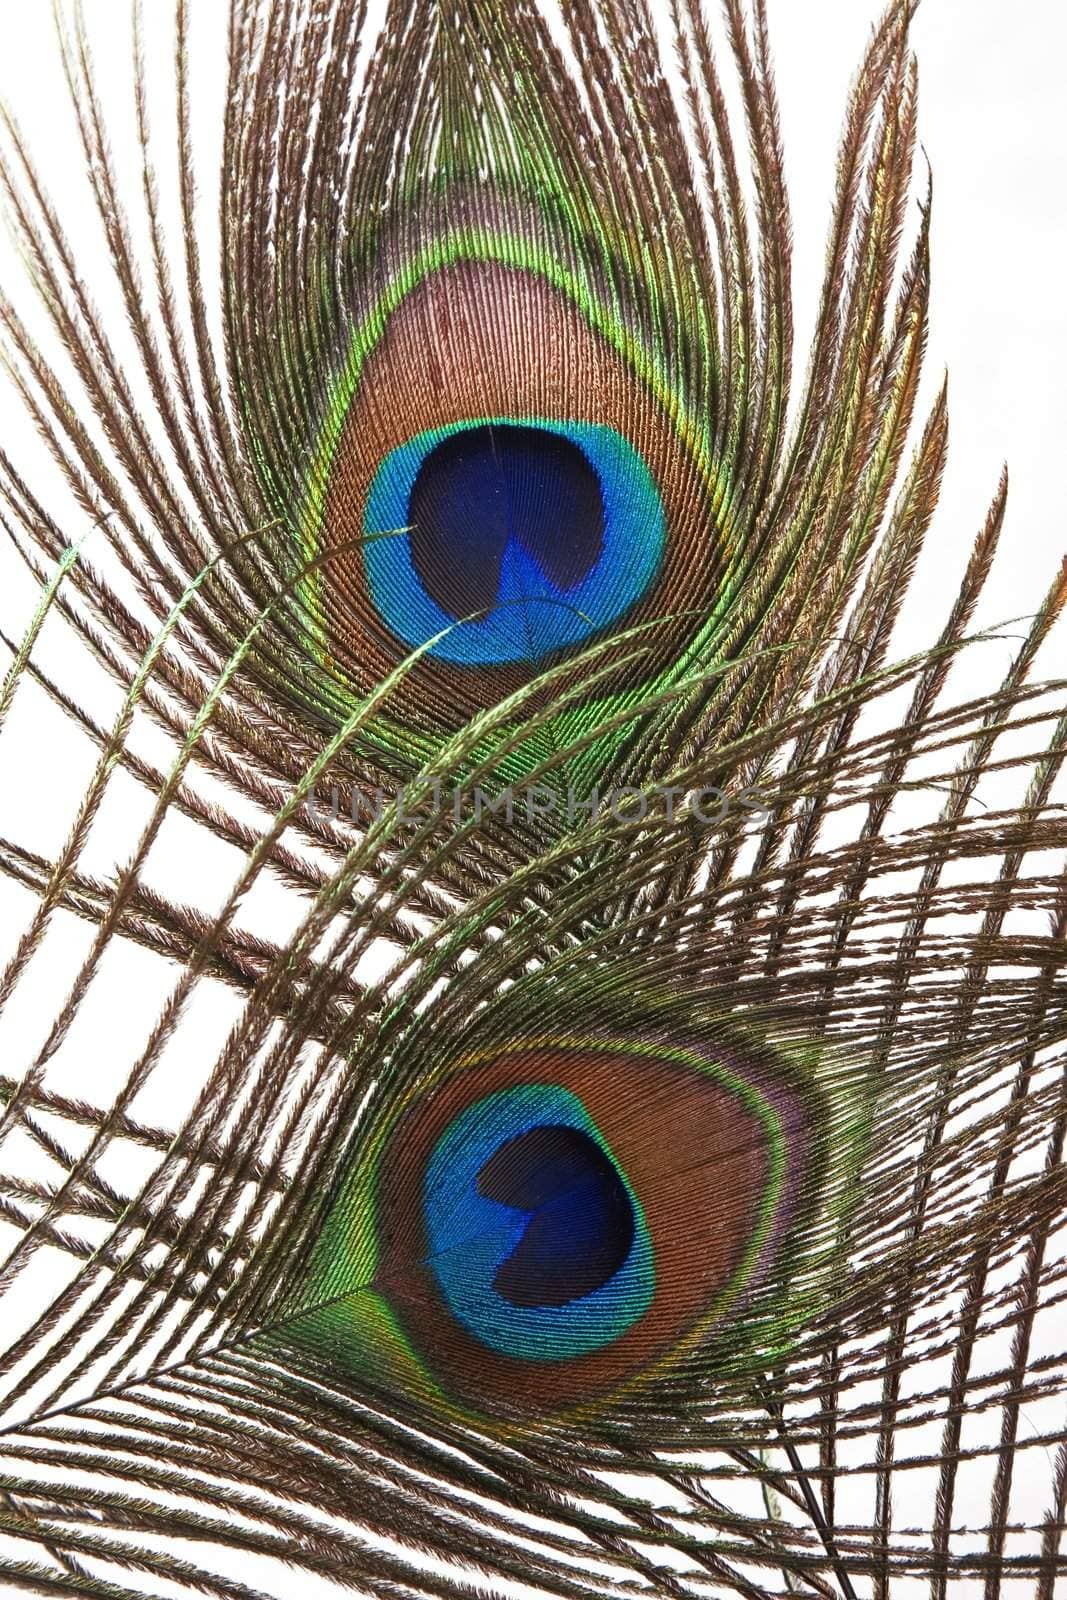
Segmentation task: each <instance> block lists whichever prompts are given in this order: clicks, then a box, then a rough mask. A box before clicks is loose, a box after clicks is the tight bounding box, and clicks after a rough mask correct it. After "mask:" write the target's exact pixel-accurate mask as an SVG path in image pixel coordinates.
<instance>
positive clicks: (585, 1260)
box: [478, 1124, 635, 1306]
mask: <svg viewBox="0 0 1067 1600" xmlns="http://www.w3.org/2000/svg"><path fill="white" fill-rule="evenodd" d="M478 1193H479V1194H481V1195H484V1196H485V1198H486V1199H487V1200H496V1201H499V1202H500V1204H501V1205H505V1206H511V1207H513V1208H514V1209H515V1210H517V1211H526V1212H528V1213H529V1214H530V1220H529V1221H528V1222H527V1224H526V1229H525V1232H524V1233H523V1235H522V1238H521V1239H520V1240H519V1243H518V1244H517V1245H516V1246H515V1248H514V1250H513V1251H512V1252H511V1254H510V1255H509V1256H508V1257H507V1259H506V1260H505V1261H503V1262H502V1263H501V1265H500V1266H499V1267H498V1268H497V1270H496V1273H495V1275H494V1278H493V1287H494V1288H495V1289H496V1291H497V1293H498V1294H500V1295H502V1296H503V1297H504V1299H505V1300H509V1301H510V1302H511V1304H512V1305H515V1306H562V1305H566V1304H567V1302H568V1301H570V1300H578V1299H580V1298H581V1297H582V1295H587V1294H592V1293H593V1291H594V1290H595V1289H599V1288H601V1287H602V1286H603V1285H604V1284H605V1283H607V1282H609V1280H610V1279H611V1278H613V1277H614V1276H615V1274H616V1273H617V1272H618V1270H619V1268H620V1267H621V1266H622V1265H623V1263H624V1262H625V1260H626V1258H627V1256H628V1255H629V1254H630V1247H631V1245H632V1244H633V1241H634V1226H635V1225H634V1212H633V1206H632V1205H631V1204H630V1197H629V1195H628V1194H627V1193H626V1186H625V1184H624V1183H623V1181H622V1179H621V1177H620V1176H619V1172H618V1169H617V1168H616V1167H615V1165H614V1163H613V1162H612V1161H610V1160H609V1159H608V1157H607V1156H606V1155H605V1154H604V1151H603V1150H602V1149H601V1147H600V1146H599V1145H598V1144H597V1143H596V1141H595V1140H594V1139H591V1138H590V1137H589V1135H588V1134H587V1133H583V1132H582V1131H581V1129H579V1128H568V1127H564V1126H560V1125H558V1124H557V1125H553V1126H544V1125H542V1126H541V1127H537V1128H530V1129H528V1130H527V1132H525V1133H520V1134H517V1135H516V1137H515V1138H513V1139H508V1140H506V1141H505V1142H504V1143H503V1144H502V1145H501V1146H500V1148H499V1149H498V1150H497V1151H496V1153H495V1154H494V1155H492V1156H490V1158H489V1160H488V1161H487V1162H486V1163H485V1165H484V1166H483V1167H482V1169H481V1171H480V1172H479V1174H478Z"/></svg>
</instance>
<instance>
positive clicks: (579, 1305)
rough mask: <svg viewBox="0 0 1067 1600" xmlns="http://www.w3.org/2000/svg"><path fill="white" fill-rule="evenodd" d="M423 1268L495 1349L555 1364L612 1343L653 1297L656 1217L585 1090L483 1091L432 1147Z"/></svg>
mask: <svg viewBox="0 0 1067 1600" xmlns="http://www.w3.org/2000/svg"><path fill="white" fill-rule="evenodd" d="M423 1220H424V1224H425V1230H426V1244H427V1253H426V1259H425V1263H424V1265H425V1267H426V1269H427V1271H428V1273H429V1274H430V1276H431V1278H432V1279H433V1280H434V1281H435V1282H436V1284H437V1287H438V1289H439V1291H440V1293H441V1295H442V1296H443V1299H444V1301H445V1303H446V1304H447V1306H448V1308H449V1310H450V1311H451V1313H452V1315H453V1316H454V1317H455V1318H456V1319H457V1320H458V1321H459V1322H460V1323H462V1324H463V1326H464V1327H465V1328H466V1329H467V1331H468V1332H469V1333H471V1334H473V1335H474V1337H475V1338H476V1339H479V1340H481V1342H482V1343H483V1344H485V1345H488V1347H489V1348H490V1349H491V1350H496V1351H498V1352H499V1353H500V1354H501V1355H507V1356H514V1357H518V1358H520V1359H522V1360H526V1361H530V1360H532V1361H561V1360H566V1359H567V1358H568V1357H570V1356H576V1355H583V1354H585V1353H587V1352H588V1351H591V1350H599V1349H601V1348H602V1347H603V1346H604V1345H607V1344H611V1343H612V1342H613V1341H614V1340H616V1339H618V1338H619V1337H620V1336H621V1335H622V1334H624V1333H625V1332H626V1330H627V1329H628V1328H630V1327H632V1326H633V1324H634V1323H635V1322H636V1321H637V1320H638V1318H639V1317H641V1316H643V1315H644V1313H645V1311H646V1310H647V1309H648V1307H649V1304H650V1303H651V1301H652V1297H653V1293H654V1289H655V1269H654V1265H653V1260H652V1244H651V1240H650V1238H649V1234H648V1226H647V1223H646V1222H645V1220H644V1217H643V1214H642V1212H641V1204H640V1199H639V1197H637V1196H635V1194H634V1192H633V1190H632V1188H631V1186H630V1184H629V1181H628V1179H627V1176H626V1173H625V1171H624V1170H623V1168H622V1167H621V1166H620V1165H619V1163H618V1161H617V1160H616V1159H615V1157H614V1156H613V1154H612V1151H611V1150H610V1149H609V1148H608V1147H607V1145H606V1144H605V1142H604V1139H603V1137H602V1135H601V1134H600V1132H599V1130H598V1129H597V1126H596V1124H595V1122H594V1121H593V1119H592V1118H591V1117H590V1115H589V1113H588V1112H587V1111H586V1109H585V1107H584V1105H583V1104H582V1102H581V1100H580V1099H578V1097H577V1096H576V1095H573V1094H571V1093H570V1091H569V1090H567V1089H564V1088H562V1087H561V1086H560V1085H559V1084H550V1083H531V1084H522V1085H520V1086H517V1087H515V1088H511V1089H503V1090H500V1091H499V1092H497V1093H495V1094H490V1095H486V1096H485V1097H484V1098H482V1099H480V1100H476V1101H475V1102H474V1103H473V1104H472V1105H470V1106H468V1107H467V1109H466V1110H465V1111H462V1112H460V1114H459V1115H458V1116H457V1117H454V1118H453V1119H452V1121H451V1122H450V1123H449V1124H448V1126H447V1127H446V1128H445V1130H444V1132H443V1133H442V1134H441V1135H440V1137H439V1138H438V1140H437V1142H436V1144H435V1145H434V1148H433V1152H432V1154H431V1156H430V1159H429V1162H428V1164H427V1167H426V1172H425V1176H424V1181H423Z"/></svg>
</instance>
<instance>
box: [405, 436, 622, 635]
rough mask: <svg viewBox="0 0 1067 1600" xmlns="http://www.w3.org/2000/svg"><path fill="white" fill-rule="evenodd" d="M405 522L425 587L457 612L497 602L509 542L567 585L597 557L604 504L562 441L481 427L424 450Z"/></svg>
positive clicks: (581, 457) (591, 474)
mask: <svg viewBox="0 0 1067 1600" xmlns="http://www.w3.org/2000/svg"><path fill="white" fill-rule="evenodd" d="M408 522H409V524H410V525H411V534H410V547H411V560H412V565H413V566H414V568H415V571H416V573H417V574H418V576H419V579H420V581H421V583H422V586H423V588H424V589H425V591H426V593H427V594H428V595H429V596H430V598H431V599H432V600H434V601H436V603H437V604H438V605H439V606H440V607H441V609H442V611H445V612H447V613H448V614H449V615H450V616H452V617H456V618H459V617H465V616H469V615H470V614H471V613H472V612H476V611H480V610H488V609H489V608H490V607H491V606H492V605H494V603H495V602H496V600H497V598H498V595H499V593H500V585H501V565H502V562H503V559H504V552H505V551H506V549H507V547H508V545H509V543H511V542H512V541H514V542H515V543H516V544H517V545H519V546H520V547H521V548H522V550H523V551H525V553H526V554H527V555H528V556H529V557H531V559H532V560H533V561H535V562H536V563H537V566H538V567H539V568H540V570H541V573H542V574H543V576H544V577H545V578H546V579H547V580H548V582H549V583H550V584H551V585H552V586H553V588H555V589H557V590H559V591H560V593H562V594H565V593H566V592H567V591H568V590H571V589H573V588H574V587H575V586H576V585H577V584H578V583H580V582H581V580H582V579H583V578H585V577H587V576H588V574H589V573H590V572H591V571H592V569H593V567H594V566H595V565H596V562H597V560H598V558H599V556H600V552H601V548H602V546H603V542H604V501H603V496H602V494H601V489H600V482H599V479H598V478H597V475H596V473H595V471H594V470H593V467H592V465H591V464H590V462H589V460H588V458H587V457H586V456H585V454H584V453H583V452H582V451H581V450H580V449H579V448H578V446H577V445H575V444H572V443H571V441H570V440H569V439H566V438H564V437H563V436H562V435H560V434H557V433H549V432H547V431H546V430H545V429H543V428H525V427H515V426H513V427H509V428H499V427H497V428H494V427H491V426H484V427H479V428H466V429H464V430H463V431H462V432H460V433H454V434H452V435H451V436H450V437H449V438H447V439H445V440H444V441H443V442H442V443H441V444H439V445H438V446H437V447H436V449H434V450H431V451H430V453H429V455H428V456H427V457H426V458H425V460H424V461H423V463H422V465H421V466H420V468H419V470H418V473H417V474H416V477H415V482H414V484H413V485H412V489H411V498H410V500H409V502H408Z"/></svg>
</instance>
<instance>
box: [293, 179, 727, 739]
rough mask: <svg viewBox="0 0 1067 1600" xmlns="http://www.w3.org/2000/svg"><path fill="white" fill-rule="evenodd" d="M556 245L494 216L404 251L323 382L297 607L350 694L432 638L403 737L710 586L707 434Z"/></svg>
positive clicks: (630, 316) (623, 315)
mask: <svg viewBox="0 0 1067 1600" xmlns="http://www.w3.org/2000/svg"><path fill="white" fill-rule="evenodd" d="M421 228H422V229H423V230H424V231H426V232H428V233H429V234H430V236H431V237H433V224H432V221H431V222H429V223H428V222H427V220H426V218H425V217H423V218H422V219H421ZM546 241H548V242H546ZM560 248H561V247H560V246H559V245H558V244H557V245H556V247H555V249H553V247H552V245H551V231H550V229H549V227H548V224H547V222H546V220H545V218H544V217H543V216H541V215H538V214H537V213H534V212H529V211H520V212H519V213H517V214H516V215H513V216H507V215H505V214H504V212H503V211H501V213H500V216H499V219H498V221H497V224H496V226H488V225H483V226H482V227H481V228H480V229H475V228H473V227H468V228H465V229H464V228H453V229H452V230H451V231H450V232H445V233H443V235H442V236H440V237H438V238H436V240H435V244H434V248H433V249H432V250H424V251H423V252H422V254H421V255H420V256H419V257H418V259H417V260H415V261H412V260H411V259H410V258H408V257H407V256H406V255H404V253H403V252H402V251H400V252H399V255H398V259H396V260H394V261H393V264H392V268H391V274H390V278H389V283H388V287H387V288H386V289H385V291H384V292H382V293H381V294H380V295H379V297H378V298H377V299H376V300H375V301H374V302H373V304H369V305H368V306H366V307H365V308H364V314H363V315H362V317H360V318H356V319H355V321H354V326H353V331H352V333H351V343H350V346H349V353H348V358H347V361H346V363H345V365H344V367H343V370H342V371H341V372H340V373H339V375H338V377H337V379H336V382H335V385H334V389H333V392H332V396H331V400H330V405H329V408H328V415H327V420H326V423H325V425H324V428H323V430H322V433H321V437H320V440H319V444H318V447H317V451H316V458H315V466H314V470H313V473H312V476H311V480H310V483H309V487H308V491H307V494H306V496H305V504H304V510H303V513H302V523H301V525H302V530H303V531H302V538H303V540H304V544H305V548H306V549H307V551H308V553H309V555H310V556H313V557H315V559H316V561H317V562H318V563H319V564H318V565H317V567H316V571H315V577H314V581H313V582H312V583H311V584H310V585H309V605H310V607H311V610H312V612H313V613H314V614H315V615H317V616H318V617H319V618H320V622H321V628H322V632H323V636H324V638H325V640H326V643H327V646H328V650H329V654H330V659H331V660H332V661H333V662H334V663H335V664H336V666H337V668H338V670H339V671H341V672H343V673H344V674H345V675H346V676H347V677H348V678H349V679H350V680H351V682H352V683H353V684H354V685H355V686H357V687H358V686H359V684H360V683H361V682H362V683H366V682H374V681H375V680H376V679H378V678H380V677H382V676H384V674H386V673H387V672H389V671H390V670H392V668H393V667H395V666H396V665H397V663H398V662H400V661H402V660H404V659H405V658H406V657H407V656H408V655H409V654H410V652H411V651H413V650H417V649H420V648H422V647H426V654H425V655H424V656H423V658H422V659H421V660H420V662H419V665H418V667H417V669H416V671H415V676H414V679H413V683H414V684H415V689H414V690H413V693H412V695H411V696H409V699H408V702H407V704H408V706H409V709H410V714H411V716H412V718H413V722H414V725H415V726H423V725H432V726H433V727H435V728H438V729H439V728H440V727H441V726H442V718H443V717H444V718H445V719H446V720H447V721H450V722H451V723H452V725H453V726H457V727H458V726H459V725H461V723H462V722H463V721H464V720H465V719H466V718H467V717H469V716H471V715H473V714H475V713H477V712H480V711H482V710H484V708H485V707H486V706H488V705H491V704H492V703H494V702H495V701H497V700H499V699H500V698H502V697H503V696H504V695H506V694H508V693H510V692H512V691H513V690H515V689H516V688H517V687H519V686H520V685H522V684H523V683H524V682H526V681H528V680H529V679H530V678H532V677H534V676H535V675H536V674H537V673H538V671H540V670H542V669H543V668H544V666H545V665H546V664H548V663H551V662H553V661H559V660H563V659H566V656H567V653H568V652H578V651H580V650H581V649H582V648H583V647H584V646H587V645H588V644H589V643H591V642H592V641H595V640H597V639H600V638H606V637H608V636H609V635H610V633H611V632H612V631H613V630H617V629H618V628H620V627H622V626H625V625H629V624H635V623H641V622H648V621H653V620H656V619H662V618H666V617H669V616H672V615H674V614H680V613H689V614H694V613H696V614H700V613H703V612H706V611H707V610H708V608H709V607H711V606H713V604H714V602H715V599H716V595H717V594H718V592H719V585H720V583H721V577H722V570H723V561H724V546H723V541H722V537H721V535H720V533H719V531H718V523H717V520H716V517H715V515H714V513H713V510H712V502H713V498H714V492H715V478H714V474H713V472H712V470H711V468H710V466H709V457H708V453H707V445H706V440H705V439H704V438H703V436H702V434H701V432H700V429H699V427H698V426H697V425H696V424H695V423H694V420H693V418H692V416H691V415H690V414H689V412H688V411H687V410H686V408H685V406H684V404H683V402H682V398H681V396H680V394H679V393H678V391H677V389H676V388H673V387H672V385H671V382H670V380H669V379H668V377H667V376H666V375H665V374H664V373H663V372H662V371H661V370H660V369H659V367H658V366H657V363H656V361H655V360H654V359H653V358H652V356H651V355H650V354H649V353H648V351H646V350H645V349H644V347H643V345H642V342H641V338H640V335H639V332H638V330H637V323H638V321H639V319H638V318H637V316H636V313H634V312H633V311H632V310H631V311H630V312H627V310H626V307H625V300H624V299H620V291H619V290H618V288H616V289H614V290H613V291H609V289H608V287H607V286H606V285H603V284H601V285H598V284H597V283H596V282H592V283H590V282H589V281H581V280H578V279H574V278H571V277H568V276H567V274H566V273H565V272H563V271H562V270H561V268H560V264H559V250H560ZM388 254H389V253H388V252H386V255H387V256H388ZM389 259H390V260H392V257H389ZM679 647H680V640H679V638H678V637H675V638H674V639H673V643H672V644H671V646H670V650H669V651H668V655H669V654H670V653H671V652H673V654H674V655H675V656H676V655H677V651H678V649H679ZM664 659H665V660H666V659H667V657H665V658H664ZM642 670H643V674H644V679H647V678H648V677H649V674H650V672H651V668H650V667H649V666H647V665H646V666H645V667H644V668H643V669H642ZM616 676H617V678H618V682H617V684H616V685H614V687H616V688H618V689H620V690H623V689H626V688H627V687H629V688H631V689H632V688H633V686H634V685H633V683H632V682H631V681H630V680H629V679H628V678H627V676H626V674H625V673H624V672H622V671H621V670H620V671H619V672H618V673H617V674H616ZM642 681H644V680H643V679H642ZM606 687H607V691H609V692H610V691H611V689H612V687H613V685H612V683H611V682H609V683H608V685H607V686H606ZM428 707H432V715H431V714H429V713H428V710H427V708H428ZM449 708H450V709H449ZM590 714H591V715H592V714H593V713H592V712H591V713H590Z"/></svg>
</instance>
